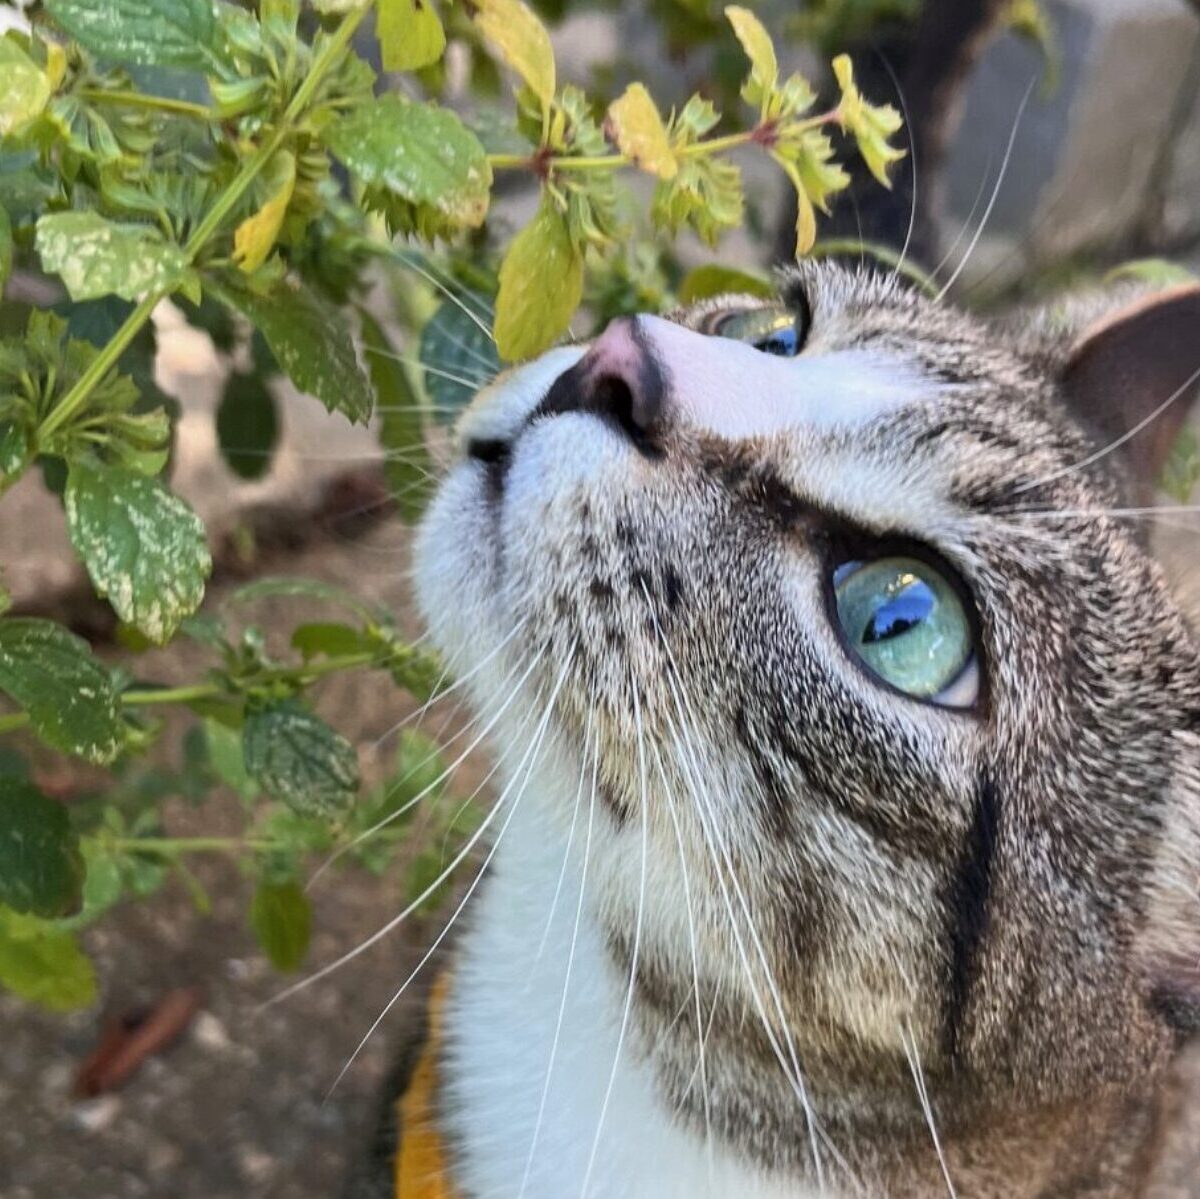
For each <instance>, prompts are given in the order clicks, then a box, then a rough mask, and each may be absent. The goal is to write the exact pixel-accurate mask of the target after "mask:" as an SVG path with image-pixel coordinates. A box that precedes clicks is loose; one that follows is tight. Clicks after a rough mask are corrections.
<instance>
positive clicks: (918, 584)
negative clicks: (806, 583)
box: [833, 558, 979, 708]
mask: <svg viewBox="0 0 1200 1199" xmlns="http://www.w3.org/2000/svg"><path fill="white" fill-rule="evenodd" d="M833 589H834V597H835V600H836V604H837V615H838V620H839V621H840V623H841V626H842V630H843V632H844V633H845V635H846V638H847V640H848V641H849V642H850V646H851V648H852V649H853V651H854V652H855V653H856V654H857V655H858V656H859V658H861V659H862V661H863V662H864V663H865V664H866V666H867V667H868V668H869V669H870V670H871V672H872V673H873V674H875V675H878V676H879V678H881V679H882V680H883V681H884V682H885V683H890V684H891V685H892V686H893V687H895V688H896V689H897V690H898V691H903V692H905V693H906V694H908V695H912V696H916V697H917V698H918V699H930V700H934V701H936V702H938V703H941V704H943V705H944V706H946V707H955V708H959V707H970V706H971V705H972V704H974V702H975V700H976V698H977V695H978V691H979V675H978V670H977V669H976V667H975V661H974V653H973V648H974V647H973V644H972V643H973V636H972V629H971V622H970V620H969V619H968V617H967V613H966V609H965V608H964V607H963V602H962V600H961V599H960V598H959V595H958V592H957V591H956V590H955V588H954V587H953V586H952V585H951V584H950V583H949V581H948V580H947V579H946V578H945V577H944V576H943V575H941V574H940V573H939V572H938V571H937V570H935V569H934V568H933V567H932V566H930V565H929V564H928V563H926V562H921V561H919V560H918V559H916V558H879V559H877V560H875V561H872V562H850V563H847V564H846V565H845V566H842V567H839V568H838V570H837V571H835V572H834V576H833Z"/></svg>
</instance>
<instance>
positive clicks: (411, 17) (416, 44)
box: [375, 0, 446, 71]
mask: <svg viewBox="0 0 1200 1199" xmlns="http://www.w3.org/2000/svg"><path fill="white" fill-rule="evenodd" d="M375 9H376V16H375V36H376V37H377V38H378V39H379V49H380V51H381V53H382V61H383V69H384V70H385V71H416V70H419V69H420V68H421V67H427V66H429V65H430V64H432V63H435V62H437V60H438V59H439V58H441V57H442V51H443V50H445V49H446V31H445V30H444V29H443V28H442V22H441V19H440V18H439V17H438V15H437V10H436V9H435V8H434V7H433V0H376V3H375Z"/></svg>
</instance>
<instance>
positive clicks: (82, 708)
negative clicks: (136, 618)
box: [0, 617, 125, 762]
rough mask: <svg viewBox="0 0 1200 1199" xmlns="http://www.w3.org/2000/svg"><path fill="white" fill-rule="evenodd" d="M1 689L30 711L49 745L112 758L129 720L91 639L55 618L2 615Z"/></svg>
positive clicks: (35, 726) (92, 756)
mask: <svg viewBox="0 0 1200 1199" xmlns="http://www.w3.org/2000/svg"><path fill="white" fill-rule="evenodd" d="M0 691H4V692H5V693H6V694H8V695H9V696H11V698H12V699H13V700H15V701H16V702H17V703H18V704H19V705H20V706H21V707H22V708H24V709H25V711H26V712H28V713H29V719H30V722H31V723H32V725H33V729H34V732H36V733H37V734H38V736H39V737H41V739H42V740H43V741H45V742H46V743H47V744H48V745H52V746H53V747H54V748H55V749H61V750H63V751H64V752H65V753H70V754H77V755H78V756H79V757H82V758H87V759H89V760H90V761H93V762H110V761H112V759H113V758H115V757H116V756H117V753H118V751H119V750H120V748H121V745H122V743H123V742H124V740H125V726H124V723H123V721H122V719H121V714H120V706H119V702H118V699H117V694H116V691H115V690H114V688H113V684H112V679H111V678H110V676H109V673H108V671H107V670H106V669H105V668H104V666H102V665H101V664H100V663H99V662H98V661H97V660H96V659H95V658H94V657H92V652H91V649H90V648H89V647H88V644H87V642H86V641H83V640H82V639H81V638H79V637H76V636H75V635H74V634H73V633H68V632H67V630H66V629H64V628H62V627H61V626H59V625H56V624H54V622H53V621H49V620H35V619H32V618H28V617H23V618H14V619H11V620H2V621H0Z"/></svg>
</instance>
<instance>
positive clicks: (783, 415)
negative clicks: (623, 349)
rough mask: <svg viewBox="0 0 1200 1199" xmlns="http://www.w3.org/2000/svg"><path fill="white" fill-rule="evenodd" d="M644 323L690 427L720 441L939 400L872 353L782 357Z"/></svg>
mask: <svg viewBox="0 0 1200 1199" xmlns="http://www.w3.org/2000/svg"><path fill="white" fill-rule="evenodd" d="M637 320H638V323H639V325H640V326H641V329H642V334H643V337H644V339H645V341H646V343H647V344H648V345H649V346H650V348H651V350H652V351H653V352H654V354H655V356H656V358H657V359H658V361H659V364H660V365H661V366H662V368H663V369H664V370H665V371H666V373H667V375H668V377H669V380H670V391H671V397H672V400H673V402H674V403H675V404H677V405H678V407H679V411H680V412H681V413H682V415H683V417H684V419H685V421H686V422H687V423H688V424H691V425H693V426H696V427H698V428H702V429H706V430H708V431H709V432H712V433H716V434H718V435H719V436H721V437H727V438H731V439H733V438H745V437H764V436H769V435H771V434H773V433H778V432H782V431H784V430H787V429H796V428H802V427H804V426H808V427H810V428H818V429H826V428H834V427H839V426H852V425H860V424H865V423H866V422H868V421H871V420H874V419H875V418H876V417H879V416H882V415H884V414H885V413H887V412H891V411H894V410H895V409H898V408H903V407H906V406H908V405H909V404H914V403H918V402H920V401H923V400H929V399H931V398H934V397H935V396H936V394H937V389H936V385H935V384H934V383H933V382H932V381H931V380H930V379H929V378H928V377H926V376H923V375H921V374H919V373H918V372H917V371H916V370H914V369H913V368H912V367H910V366H908V365H907V364H905V363H904V362H902V361H900V360H898V359H896V358H894V357H892V356H891V355H887V354H882V353H878V352H876V351H872V350H833V351H830V352H828V353H812V354H800V355H799V356H798V357H796V358H779V357H776V356H774V355H772V354H764V353H763V352H762V351H761V350H756V349H755V348H754V347H753V346H750V345H746V344H744V343H742V342H737V341H731V340H729V339H728V338H720V337H708V336H705V335H704V334H702V333H696V332H694V331H693V330H690V329H685V328H683V327H682V326H681V325H676V324H673V323H672V322H671V321H666V320H663V319H662V318H661V317H656V316H640V317H638V318H637Z"/></svg>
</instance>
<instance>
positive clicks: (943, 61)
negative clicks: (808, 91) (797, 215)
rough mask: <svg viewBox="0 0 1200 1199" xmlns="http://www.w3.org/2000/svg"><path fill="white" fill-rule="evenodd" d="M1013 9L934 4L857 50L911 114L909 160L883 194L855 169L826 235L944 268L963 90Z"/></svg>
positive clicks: (860, 65) (872, 91)
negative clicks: (947, 171)
mask: <svg viewBox="0 0 1200 1199" xmlns="http://www.w3.org/2000/svg"><path fill="white" fill-rule="evenodd" d="M1193 2H1194V3H1196V4H1198V5H1200V0H1193ZM1006 3H1007V0H926V3H925V4H924V5H923V7H922V9H921V15H920V16H919V17H918V19H917V20H916V21H915V22H913V23H911V24H900V23H895V24H893V25H891V26H890V27H889V28H888V29H886V30H885V31H884V32H883V33H882V34H881V35H879V36H878V37H876V38H874V39H872V40H871V41H870V42H865V43H863V44H861V45H858V46H852V47H850V48H849V53H850V55H851V57H852V58H853V59H854V65H855V71H856V74H857V75H858V78H859V80H860V87H861V89H862V91H863V93H864V95H867V96H870V97H871V98H872V99H873V100H876V101H879V102H883V101H885V100H888V101H890V102H891V103H893V104H895V105H896V107H897V108H899V109H900V110H901V112H903V114H904V118H905V124H904V131H903V138H904V141H903V142H902V143H901V145H902V148H903V149H905V150H907V151H908V154H907V157H906V158H905V159H904V160H903V161H901V162H899V163H897V164H896V169H895V171H894V174H893V185H892V189H891V191H884V190H882V189H881V188H880V187H879V185H878V183H876V182H875V181H874V180H873V179H872V178H871V176H870V174H869V172H868V171H866V170H865V169H864V168H863V166H862V164H861V163H858V162H853V163H851V164H849V166H850V172H851V175H852V182H851V184H850V187H849V189H848V190H847V191H846V192H843V193H841V194H840V195H839V196H838V198H837V202H836V206H835V208H834V211H833V216H832V219H831V220H830V221H829V222H828V223H827V224H826V225H825V228H824V233H825V235H826V236H828V237H830V238H853V239H856V240H863V241H869V242H878V243H881V244H883V245H886V246H890V247H892V248H893V249H895V250H897V251H900V250H901V249H902V248H903V247H904V246H905V243H906V241H907V242H908V257H909V258H911V259H913V260H915V261H916V262H917V263H919V264H921V265H923V266H925V267H927V268H928V267H930V266H932V265H933V263H934V262H936V261H937V234H938V229H939V226H940V221H939V217H940V215H941V211H942V204H943V197H942V190H943V189H942V180H941V172H942V166H943V162H944V159H945V153H946V147H947V146H948V144H949V142H950V139H951V137H952V136H953V134H954V132H955V130H956V129H957V128H958V124H959V121H960V120H961V117H962V103H961V101H962V87H963V84H964V82H965V81H966V79H967V77H968V76H969V75H970V73H971V70H972V69H973V68H974V66H975V64H976V63H977V62H978V60H979V57H980V54H981V53H982V51H983V49H984V47H985V46H986V45H987V43H988V40H989V38H990V36H991V34H992V33H993V31H994V29H995V26H996V22H997V20H998V18H999V17H1000V15H1001V14H1002V12H1003V10H1004V7H1005V4H1006ZM914 171H915V177H916V184H915V188H916V206H915V213H914V203H913V201H914V195H913V193H914ZM793 219H794V209H793V210H792V211H791V213H785V214H784V218H783V219H782V220H781V222H780V232H779V237H778V240H777V242H776V255H777V257H779V258H781V259H785V260H786V259H790V258H791V247H790V244H789V243H790V236H791V235H790V229H791V226H792V223H793ZM910 222H911V224H912V237H911V240H909V237H908V231H909V225H910Z"/></svg>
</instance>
